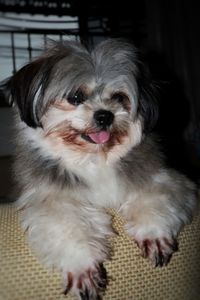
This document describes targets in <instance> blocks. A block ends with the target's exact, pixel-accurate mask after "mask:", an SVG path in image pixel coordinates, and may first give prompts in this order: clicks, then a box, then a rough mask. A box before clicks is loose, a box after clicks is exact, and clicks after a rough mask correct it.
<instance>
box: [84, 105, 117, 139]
mask: <svg viewBox="0 0 200 300" xmlns="http://www.w3.org/2000/svg"><path fill="white" fill-rule="evenodd" d="M113 121H114V114H113V113H112V112H111V111H108V110H104V109H100V110H97V111H96V112H95V113H94V122H95V125H96V126H97V128H99V130H98V131H97V132H94V133H90V134H88V135H82V138H83V139H85V140H86V141H88V142H90V143H93V144H105V143H106V142H108V141H109V140H110V132H109V130H108V128H109V126H110V125H112V123H113Z"/></svg>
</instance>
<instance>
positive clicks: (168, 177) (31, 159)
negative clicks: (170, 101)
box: [8, 39, 197, 300]
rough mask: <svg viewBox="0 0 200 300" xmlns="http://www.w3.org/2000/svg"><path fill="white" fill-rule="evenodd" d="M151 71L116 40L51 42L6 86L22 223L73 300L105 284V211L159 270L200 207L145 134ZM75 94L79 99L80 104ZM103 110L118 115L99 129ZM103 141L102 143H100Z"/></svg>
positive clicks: (152, 109) (151, 111) (150, 119)
mask: <svg viewBox="0 0 200 300" xmlns="http://www.w3.org/2000/svg"><path fill="white" fill-rule="evenodd" d="M147 74H148V73H146V72H145V71H144V66H143V65H142V63H141V62H140V61H139V60H138V55H137V50H136V49H135V47H134V46H133V45H131V44H130V43H127V42H125V41H123V40H121V39H119V40H118V39H116V40H115V39H108V40H106V41H104V42H102V43H101V44H100V45H98V46H97V47H96V48H95V49H93V50H91V51H88V50H86V49H85V48H84V47H83V46H82V45H80V44H79V43H76V42H70V41H67V42H63V43H53V44H52V45H51V47H50V48H49V49H48V50H47V52H45V53H44V54H43V55H42V56H41V57H39V58H38V59H37V60H35V61H34V62H32V63H30V64H28V65H27V66H25V67H23V68H22V69H21V70H20V71H19V72H17V73H16V74H15V75H14V77H13V78H11V80H10V82H9V83H8V86H9V87H10V88H11V94H12V98H13V101H14V102H15V103H16V107H17V109H16V110H17V116H16V127H17V137H16V145H17V148H16V152H17V155H16V162H15V174H16V175H15V177H16V180H17V182H18V184H19V185H20V186H21V197H20V199H19V200H18V202H19V204H18V205H19V207H22V208H23V213H22V224H23V227H24V229H25V230H27V232H28V237H29V243H30V245H31V246H32V247H33V248H34V249H35V251H36V252H37V253H38V255H39V257H41V259H42V260H43V261H44V262H45V263H47V265H48V266H52V267H55V268H57V269H59V270H61V272H62V274H63V277H64V281H65V283H67V288H66V291H67V292H68V291H71V292H72V294H75V295H76V296H77V297H79V298H80V295H81V297H82V298H84V299H85V298H87V299H88V300H97V299H99V294H100V293H101V291H102V289H101V286H103V289H104V288H105V285H106V283H107V281H105V277H106V276H105V274H104V275H103V274H102V268H101V267H100V266H102V263H103V262H104V261H105V260H106V259H108V258H109V254H110V249H109V247H108V242H107V236H108V235H110V234H112V227H111V224H110V217H109V216H108V215H107V214H106V211H105V209H106V208H108V207H111V208H114V209H116V210H118V211H119V213H120V214H121V216H122V217H124V218H125V219H126V221H127V225H126V227H125V229H126V231H127V233H128V234H129V235H130V236H131V238H132V239H135V240H136V241H137V244H138V246H139V247H140V248H141V251H142V253H143V256H144V257H148V258H149V259H150V261H152V262H153V264H154V265H156V266H157V265H160V266H162V265H165V264H167V263H168V262H169V259H170V257H171V255H172V253H173V252H174V251H175V248H176V247H175V245H176V243H175V239H176V236H177V235H178V233H179V231H180V230H181V228H182V226H183V225H185V224H187V223H188V222H190V221H191V219H192V216H193V215H194V212H195V210H196V207H197V199H196V186H195V185H194V184H193V183H192V182H191V181H190V180H189V179H187V178H186V177H185V176H184V175H182V174H179V173H178V172H176V171H174V170H171V169H169V168H167V166H166V165H165V162H164V158H163V155H162V153H161V151H160V150H159V147H158V145H157V141H156V139H155V138H154V136H153V135H151V134H148V131H151V129H152V127H153V125H154V124H155V122H156V119H157V106H156V102H155V100H154V96H153V88H152V83H151V81H150V78H149V75H147ZM81 88H82V89H83V90H84V89H86V91H85V90H84V91H82V90H81V92H82V93H85V94H84V97H83V98H84V99H78V100H80V101H77V102H76V101H74V99H75V100H76V99H77V97H79V96H77V95H80V93H78V94H77V91H79V92H80V89H81ZM117 93H118V94H117ZM113 95H115V97H114V96H113ZM119 95H120V97H118V96H119ZM69 97H70V101H69ZM67 99H68V101H67ZM116 99H117V100H116ZM57 102H58V103H57ZM56 105H57V106H56ZM102 109H103V110H107V111H110V112H112V114H113V116H114V117H113V123H112V124H110V125H109V128H108V127H107V128H101V125H95V122H94V115H95V112H96V111H98V110H102ZM92 134H93V136H94V135H95V137H94V139H93V142H94V143H90V139H91V138H92V137H91V136H92ZM84 135H85V136H86V135H87V139H84ZM100 135H101V137H104V138H106V139H107V140H106V141H105V142H104V141H103V140H101V141H100V143H98V138H100ZM89 138H90V139H89ZM95 138H96V144H95ZM148 241H150V242H148ZM147 245H148V247H149V248H148V249H147ZM87 258H88V259H87ZM88 261H89V263H88ZM88 264H89V265H88ZM89 271H92V272H91V273H90V272H89ZM88 274H90V275H88ZM93 274H94V278H93V279H91V276H93ZM72 276H73V277H72ZM88 276H89V277H88ZM72 279H74V280H72ZM82 280H83V282H82ZM84 280H85V282H84ZM75 282H76V283H77V282H78V283H79V284H74V283H75ZM98 283H99V284H98ZM95 284H96V287H94V286H95ZM81 286H83V287H84V288H85V291H83V290H81ZM88 291H90V293H88Z"/></svg>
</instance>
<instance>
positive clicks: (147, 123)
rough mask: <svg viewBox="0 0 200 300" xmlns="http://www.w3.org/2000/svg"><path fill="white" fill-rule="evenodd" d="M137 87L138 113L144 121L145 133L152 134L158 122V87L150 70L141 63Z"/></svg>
mask: <svg viewBox="0 0 200 300" xmlns="http://www.w3.org/2000/svg"><path fill="white" fill-rule="evenodd" d="M137 85H138V94H139V101H138V113H139V114H140V115H141V116H142V117H143V120H144V132H150V131H151V130H152V129H153V127H154V126H155V124H156V122H157V120H158V103H157V100H156V98H157V95H156V87H155V85H154V84H153V80H152V78H151V75H150V72H149V70H148V69H147V68H146V67H145V66H144V65H143V64H142V63H141V62H139V63H138V75H137Z"/></svg>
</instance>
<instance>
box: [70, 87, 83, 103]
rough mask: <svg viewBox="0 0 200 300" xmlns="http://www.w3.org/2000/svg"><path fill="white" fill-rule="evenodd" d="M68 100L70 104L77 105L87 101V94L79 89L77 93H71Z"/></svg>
mask: <svg viewBox="0 0 200 300" xmlns="http://www.w3.org/2000/svg"><path fill="white" fill-rule="evenodd" d="M67 100H68V102H69V103H70V104H72V105H75V106H77V105H79V104H81V103H83V102H84V101H85V95H84V94H83V92H82V91H80V90H78V91H77V92H76V93H72V94H69V95H68V98H67Z"/></svg>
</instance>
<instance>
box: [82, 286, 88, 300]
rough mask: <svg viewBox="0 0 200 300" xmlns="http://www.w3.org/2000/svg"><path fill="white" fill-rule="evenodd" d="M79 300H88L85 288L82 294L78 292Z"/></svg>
mask: <svg viewBox="0 0 200 300" xmlns="http://www.w3.org/2000/svg"><path fill="white" fill-rule="evenodd" d="M80 297H81V300H90V296H89V292H88V289H87V288H85V291H84V292H80Z"/></svg>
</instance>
